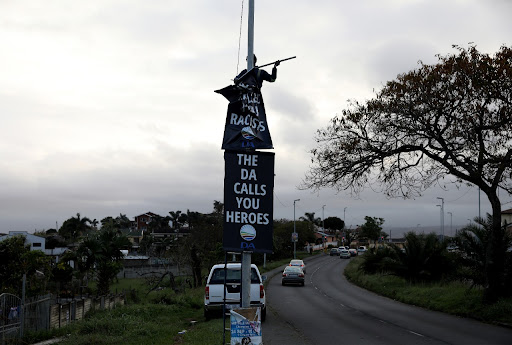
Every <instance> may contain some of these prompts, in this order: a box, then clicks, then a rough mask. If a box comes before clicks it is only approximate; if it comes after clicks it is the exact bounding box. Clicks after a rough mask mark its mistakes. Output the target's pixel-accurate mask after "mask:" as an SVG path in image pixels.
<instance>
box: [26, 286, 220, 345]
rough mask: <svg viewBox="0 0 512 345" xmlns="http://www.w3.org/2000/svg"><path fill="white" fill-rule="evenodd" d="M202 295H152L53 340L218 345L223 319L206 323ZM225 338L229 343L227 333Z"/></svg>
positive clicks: (92, 317)
mask: <svg viewBox="0 0 512 345" xmlns="http://www.w3.org/2000/svg"><path fill="white" fill-rule="evenodd" d="M121 283H126V282H121ZM132 283H133V281H132ZM140 285H141V286H140V287H141V291H140V292H142V293H144V291H143V289H142V287H143V284H140ZM134 286H135V284H134V285H132V288H134ZM203 292H204V288H203V287H200V288H196V289H187V290H186V291H185V293H180V294H177V293H175V292H174V291H172V290H171V289H165V290H161V291H157V292H151V293H150V294H149V295H148V297H147V299H146V301H145V302H141V303H137V304H128V305H125V306H122V307H117V308H115V309H113V310H102V311H95V312H93V313H90V314H88V315H87V317H86V319H85V320H82V321H79V322H75V323H73V324H71V325H70V326H68V327H66V328H63V329H61V330H60V332H58V333H55V334H53V336H56V335H57V336H62V335H63V334H67V336H65V337H64V340H63V341H62V342H60V343H59V344H62V345H90V344H98V345H106V344H123V345H124V344H126V345H131V344H133V345H153V344H166V345H169V344H191V345H196V344H197V345H203V344H221V343H222V328H223V325H222V319H215V320H211V321H205V319H204V317H203V304H202V303H203V301H202V299H203ZM183 331H184V332H183ZM51 335H52V334H48V336H51ZM227 336H228V340H229V332H228V333H227ZM32 339H35V338H32ZM27 340H28V339H27ZM37 340H38V341H40V340H41V339H37Z"/></svg>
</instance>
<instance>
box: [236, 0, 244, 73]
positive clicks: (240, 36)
mask: <svg viewBox="0 0 512 345" xmlns="http://www.w3.org/2000/svg"><path fill="white" fill-rule="evenodd" d="M243 19H244V0H242V11H241V13H240V33H239V35H238V56H237V62H236V74H235V75H238V68H239V66H240V46H241V41H242V23H243Z"/></svg>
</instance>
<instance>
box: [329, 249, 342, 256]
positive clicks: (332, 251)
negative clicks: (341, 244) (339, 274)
mask: <svg viewBox="0 0 512 345" xmlns="http://www.w3.org/2000/svg"><path fill="white" fill-rule="evenodd" d="M329 255H330V256H335V255H340V253H339V252H338V248H331V251H330V252H329Z"/></svg>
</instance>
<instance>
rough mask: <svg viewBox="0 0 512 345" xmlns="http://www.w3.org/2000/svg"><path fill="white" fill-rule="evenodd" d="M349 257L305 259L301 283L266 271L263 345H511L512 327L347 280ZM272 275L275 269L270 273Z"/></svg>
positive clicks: (323, 256) (324, 256)
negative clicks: (437, 308)
mask: <svg viewBox="0 0 512 345" xmlns="http://www.w3.org/2000/svg"><path fill="white" fill-rule="evenodd" d="M348 262H349V260H346V259H340V258H339V257H337V256H328V255H322V256H319V257H315V258H313V259H312V260H309V261H306V265H307V274H306V284H305V286H304V287H300V286H281V277H280V275H279V274H277V275H275V276H274V277H273V278H272V272H269V273H268V276H269V279H270V281H269V284H268V286H267V290H266V291H267V308H268V310H267V320H266V322H265V323H264V324H263V326H262V335H263V343H264V344H265V345H278V344H279V345H288V344H289V345H312V344H315V345H322V344H329V345H332V344H464V345H471V344H475V345H476V344H478V345H481V344H491V345H498V344H507V345H510V344H512V329H508V328H503V327H498V326H493V325H488V324H484V323H481V322H478V321H475V320H470V319H464V318H459V317H454V316H450V315H446V314H443V313H439V312H432V311H428V310H425V309H422V308H418V307H414V306H410V305H406V304H403V303H400V302H396V301H394V300H391V299H389V298H385V297H381V296H378V295H376V294H373V293H371V292H368V291H366V290H363V289H361V288H359V287H357V286H355V285H353V284H351V283H349V282H348V281H347V280H346V279H345V277H344V276H343V270H344V268H345V266H346V265H347V263H348ZM274 273H276V272H274Z"/></svg>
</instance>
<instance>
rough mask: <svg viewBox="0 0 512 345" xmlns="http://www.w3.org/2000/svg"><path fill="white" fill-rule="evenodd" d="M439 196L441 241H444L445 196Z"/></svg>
mask: <svg viewBox="0 0 512 345" xmlns="http://www.w3.org/2000/svg"><path fill="white" fill-rule="evenodd" d="M437 198H438V199H440V200H441V241H444V198H440V197H437Z"/></svg>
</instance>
